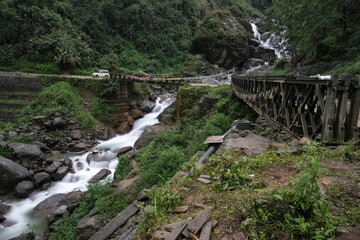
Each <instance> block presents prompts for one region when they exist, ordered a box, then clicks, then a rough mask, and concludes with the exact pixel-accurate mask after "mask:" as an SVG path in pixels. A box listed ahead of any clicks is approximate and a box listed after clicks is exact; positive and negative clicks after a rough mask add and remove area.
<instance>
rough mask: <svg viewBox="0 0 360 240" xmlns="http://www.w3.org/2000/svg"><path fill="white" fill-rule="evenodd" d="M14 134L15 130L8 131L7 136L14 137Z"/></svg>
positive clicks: (15, 133)
mask: <svg viewBox="0 0 360 240" xmlns="http://www.w3.org/2000/svg"><path fill="white" fill-rule="evenodd" d="M16 135H17V132H15V131H10V132H9V133H8V136H9V138H12V137H15V136H16Z"/></svg>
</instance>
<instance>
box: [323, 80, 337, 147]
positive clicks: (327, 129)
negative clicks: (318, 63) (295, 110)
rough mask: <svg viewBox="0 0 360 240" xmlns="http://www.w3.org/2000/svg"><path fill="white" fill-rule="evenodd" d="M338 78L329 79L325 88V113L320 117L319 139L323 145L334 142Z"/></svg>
mask: <svg viewBox="0 0 360 240" xmlns="http://www.w3.org/2000/svg"><path fill="white" fill-rule="evenodd" d="M338 82H339V80H338V76H332V77H331V84H330V86H328V87H327V94H326V102H325V111H324V113H323V116H322V125H323V129H322V134H321V139H322V141H323V142H325V143H332V142H333V141H334V120H335V117H336V116H335V110H336V104H335V99H336V88H337V86H338Z"/></svg>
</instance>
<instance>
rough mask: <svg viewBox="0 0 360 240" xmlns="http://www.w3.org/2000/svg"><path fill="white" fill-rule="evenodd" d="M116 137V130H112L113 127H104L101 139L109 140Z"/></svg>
mask: <svg viewBox="0 0 360 240" xmlns="http://www.w3.org/2000/svg"><path fill="white" fill-rule="evenodd" d="M114 137H116V132H115V131H114V129H113V128H112V127H106V128H105V129H104V134H103V136H102V138H101V139H103V140H109V139H112V138H114Z"/></svg>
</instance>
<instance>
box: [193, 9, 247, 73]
mask: <svg viewBox="0 0 360 240" xmlns="http://www.w3.org/2000/svg"><path fill="white" fill-rule="evenodd" d="M250 32H251V26H250V25H249V24H248V23H247V22H245V21H244V22H240V21H239V20H237V19H235V18H234V17H233V16H231V15H230V14H227V13H224V12H221V11H218V12H216V13H214V14H213V15H211V16H207V18H206V19H205V20H204V22H203V24H201V25H200V26H199V28H198V29H197V32H196V35H195V44H196V46H197V47H198V48H199V49H200V50H201V51H202V52H203V53H205V55H206V57H207V59H208V60H209V61H210V62H211V63H213V64H217V65H218V66H220V67H224V68H226V69H231V68H233V67H234V66H237V65H242V64H244V63H245V61H246V60H247V59H248V58H249V57H250V48H249V45H248V40H247V39H248V35H249V33H250Z"/></svg>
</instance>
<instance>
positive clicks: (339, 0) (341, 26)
mask: <svg viewBox="0 0 360 240" xmlns="http://www.w3.org/2000/svg"><path fill="white" fill-rule="evenodd" d="M294 6H296V7H294ZM358 10H359V8H358V5H357V4H356V3H355V2H354V1H351V0H345V1H343V0H313V1H310V0H305V1H304V0H274V1H273V6H272V7H271V8H270V9H269V10H268V13H270V15H271V17H272V18H274V19H276V21H277V25H276V26H277V28H278V30H279V32H282V31H283V30H284V29H286V30H287V31H286V32H285V37H286V38H288V39H289V40H290V43H291V49H290V50H291V52H292V55H293V62H295V63H296V62H299V61H301V60H304V59H306V58H315V59H317V60H320V61H323V62H329V60H333V59H342V60H343V59H347V60H348V59H354V58H357V57H358V55H356V54H354V53H355V52H358V51H359V44H360V37H359V36H360V28H359V21H360V18H359V11H358ZM300 19H301V20H300Z"/></svg>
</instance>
